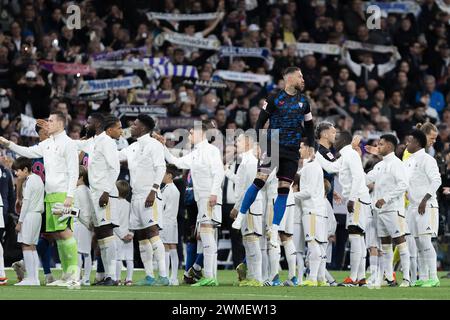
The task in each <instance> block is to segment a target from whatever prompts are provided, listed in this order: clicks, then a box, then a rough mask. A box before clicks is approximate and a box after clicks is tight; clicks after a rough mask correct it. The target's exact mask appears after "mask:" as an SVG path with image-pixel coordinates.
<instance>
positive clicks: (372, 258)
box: [369, 255, 378, 275]
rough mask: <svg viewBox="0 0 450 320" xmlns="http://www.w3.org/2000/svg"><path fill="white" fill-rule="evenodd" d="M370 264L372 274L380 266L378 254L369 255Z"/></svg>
mask: <svg viewBox="0 0 450 320" xmlns="http://www.w3.org/2000/svg"><path fill="white" fill-rule="evenodd" d="M369 264H370V275H374V274H376V273H377V268H378V255H376V256H372V255H371V256H370V257H369Z"/></svg>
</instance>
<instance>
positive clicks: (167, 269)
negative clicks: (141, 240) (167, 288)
mask: <svg viewBox="0 0 450 320" xmlns="http://www.w3.org/2000/svg"><path fill="white" fill-rule="evenodd" d="M164 257H165V258H166V274H167V275H169V268H170V253H169V251H166V252H165V253H164Z"/></svg>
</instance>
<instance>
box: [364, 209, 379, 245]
mask: <svg viewBox="0 0 450 320" xmlns="http://www.w3.org/2000/svg"><path fill="white" fill-rule="evenodd" d="M366 247H367V248H378V249H381V240H380V238H378V233H377V213H376V212H375V211H374V210H372V214H370V215H369V217H368V219H367V227H366Z"/></svg>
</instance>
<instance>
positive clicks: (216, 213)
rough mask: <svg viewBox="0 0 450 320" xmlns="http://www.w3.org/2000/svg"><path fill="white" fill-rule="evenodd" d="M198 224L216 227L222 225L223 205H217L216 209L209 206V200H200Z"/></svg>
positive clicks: (198, 202)
mask: <svg viewBox="0 0 450 320" xmlns="http://www.w3.org/2000/svg"><path fill="white" fill-rule="evenodd" d="M197 208H198V214H197V224H199V223H209V224H212V225H214V226H220V225H221V224H222V204H221V203H217V204H216V205H215V206H214V207H211V206H210V205H209V198H200V199H198V201H197Z"/></svg>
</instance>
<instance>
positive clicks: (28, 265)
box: [23, 250, 35, 280]
mask: <svg viewBox="0 0 450 320" xmlns="http://www.w3.org/2000/svg"><path fill="white" fill-rule="evenodd" d="M23 263H24V264H25V270H26V271H27V278H29V279H30V280H34V275H35V273H34V257H33V252H32V251H31V250H23Z"/></svg>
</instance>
